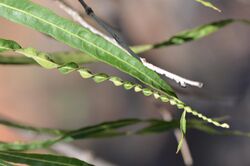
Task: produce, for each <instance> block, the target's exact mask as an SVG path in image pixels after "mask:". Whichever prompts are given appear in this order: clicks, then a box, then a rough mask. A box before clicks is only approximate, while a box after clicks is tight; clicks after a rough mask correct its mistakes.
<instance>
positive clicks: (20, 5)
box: [0, 0, 250, 166]
mask: <svg viewBox="0 0 250 166" xmlns="http://www.w3.org/2000/svg"><path fill="white" fill-rule="evenodd" d="M196 1H197V2H199V3H201V4H203V5H205V6H207V7H210V8H212V9H214V10H217V11H220V9H218V8H217V7H215V6H214V5H213V4H212V3H210V2H207V1H204V0H196ZM0 16H2V17H4V18H6V19H8V20H10V21H13V22H16V23H19V24H23V25H26V26H28V27H30V28H33V29H35V30H37V31H39V32H42V33H44V34H46V35H49V36H51V37H52V38H54V39H56V40H58V41H60V42H63V43H65V44H67V45H69V46H71V47H72V48H75V49H77V50H78V51H74V52H67V53H61V52H59V53H51V54H47V53H44V52H39V51H37V50H36V49H34V48H22V47H21V46H20V45H19V44H18V43H16V42H15V41H11V40H6V39H0V52H1V53H2V52H6V51H12V52H15V53H18V54H21V55H23V56H6V55H0V64H22V65H23V64H39V65H40V66H42V67H44V68H46V69H57V70H58V71H60V72H61V73H62V74H69V73H71V72H78V73H79V74H80V76H81V77H82V78H85V79H88V78H90V79H93V80H94V81H95V82H96V83H102V82H104V81H110V82H112V83H113V84H114V85H115V86H122V87H123V88H124V89H126V90H132V89H133V90H134V91H135V92H140V93H142V94H143V95H144V96H153V97H154V98H155V99H158V100H159V101H161V102H163V103H169V104H170V105H173V106H176V107H177V108H178V109H180V110H183V112H182V116H181V119H180V121H178V120H172V121H169V122H166V121H163V120H157V119H150V120H140V119H123V120H117V121H111V122H104V123H100V124H97V125H94V126H87V127H83V128H81V129H78V130H72V131H66V130H59V129H48V128H36V127H30V126H26V125H20V124H17V123H13V122H9V121H6V120H0V124H2V125H6V126H9V127H13V128H16V129H23V130H27V131H32V132H35V133H39V134H46V135H51V136H53V137H52V138H50V139H47V140H39V141H34V142H31V143H24V142H14V143H6V142H0V159H1V160H0V165H6V166H8V165H12V164H11V163H15V164H16V163H19V164H28V165H51V166H56V165H65V166H66V165H67V166H75V165H77V166H78V165H89V164H87V163H85V162H83V161H80V160H77V159H73V158H67V157H62V156H55V155H47V154H24V153H17V152H16V151H27V150H35V149H43V148H49V147H51V146H52V145H54V144H56V143H58V142H62V141H67V142H69V141H74V140H80V139H87V138H110V137H117V136H128V135H144V134H156V133H162V132H166V131H170V130H172V129H176V128H180V130H181V133H182V135H181V139H180V140H179V144H178V147H177V152H179V150H180V149H181V147H182V143H183V139H184V136H185V134H186V132H187V128H192V129H196V130H200V131H202V132H206V133H209V134H214V135H235V136H246V137H250V133H244V132H240V131H228V130H227V131H220V130H218V129H216V128H214V127H211V126H209V124H208V123H211V124H213V125H215V126H218V127H222V128H229V125H228V124H226V123H220V122H219V121H218V120H214V119H211V118H208V117H206V116H204V115H202V114H201V113H198V112H197V111H195V110H193V109H192V108H191V107H189V106H187V105H186V104H185V103H183V102H182V101H181V100H179V99H178V98H177V96H176V94H175V93H174V91H173V90H172V88H171V87H170V86H169V85H168V84H167V83H166V82H165V81H164V80H162V79H161V78H160V77H159V75H158V74H156V73H155V72H154V71H152V70H150V69H148V68H147V67H145V66H144V65H143V64H142V63H141V62H140V61H138V60H137V59H136V58H134V57H133V56H131V55H130V54H129V53H128V52H127V51H126V50H125V49H123V48H121V47H118V46H117V45H116V44H113V43H112V42H110V41H108V40H106V39H105V38H103V37H102V36H99V35H98V34H95V33H94V32H92V31H91V30H89V29H87V28H84V27H82V26H80V25H78V24H76V23H74V22H72V21H69V20H67V19H64V18H62V17H60V16H58V15H56V14H55V13H53V12H52V11H50V10H48V9H46V8H44V7H42V6H39V5H36V4H34V3H32V2H31V1H29V0H18V1H16V0H0ZM234 22H241V23H247V24H250V22H249V21H248V20H236V19H226V20H221V21H217V22H213V23H209V24H205V25H202V26H199V27H196V28H193V29H190V30H187V31H184V32H181V33H178V34H176V35H174V36H173V37H171V38H170V39H168V40H166V41H163V42H160V43H157V44H148V45H141V46H134V47H131V48H132V49H133V50H134V51H135V53H138V54H139V53H143V52H146V51H149V50H152V49H157V48H163V47H167V46H172V45H181V44H184V43H187V42H190V41H195V40H199V39H201V38H204V37H206V36H208V35H210V34H213V33H215V32H217V31H218V30H219V29H222V28H224V27H226V26H227V25H230V24H232V23H234ZM97 61H101V62H104V63H107V64H109V65H111V66H113V67H115V68H117V69H119V70H120V71H122V72H124V73H127V74H129V75H131V76H132V77H134V78H136V79H138V80H140V81H141V82H142V83H144V84H145V85H146V87H145V85H142V84H135V83H132V82H129V81H124V80H122V79H121V78H119V77H116V76H109V75H107V74H105V73H96V74H95V73H92V72H91V71H90V70H89V69H87V68H85V67H83V66H82V64H86V63H92V62H97ZM187 113H189V114H192V115H193V116H196V117H198V118H200V119H202V120H194V119H190V120H186V114H187ZM136 125H143V127H140V128H139V129H138V128H137V129H136V130H132V129H127V128H125V127H135V126H136ZM124 128H125V129H124ZM121 129H123V130H121ZM9 151H12V152H9ZM9 162H10V163H9Z"/></svg>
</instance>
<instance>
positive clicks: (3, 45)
mask: <svg viewBox="0 0 250 166" xmlns="http://www.w3.org/2000/svg"><path fill="white" fill-rule="evenodd" d="M19 48H21V46H20V45H19V44H17V43H16V42H14V41H11V40H4V39H1V40H0V52H2V51H8V50H16V49H19Z"/></svg>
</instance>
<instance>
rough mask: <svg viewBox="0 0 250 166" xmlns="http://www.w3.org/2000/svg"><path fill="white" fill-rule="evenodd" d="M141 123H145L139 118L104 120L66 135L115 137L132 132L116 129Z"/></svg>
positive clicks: (76, 137)
mask: <svg viewBox="0 0 250 166" xmlns="http://www.w3.org/2000/svg"><path fill="white" fill-rule="evenodd" d="M139 123H145V122H143V121H142V120H139V119H125V120H118V121H113V122H104V123H101V124H98V125H95V126H90V127H84V128H82V129H79V130H75V131H72V132H69V133H67V134H66V137H70V138H72V139H74V140H76V139H85V138H103V137H113V136H120V135H127V134H128V133H131V132H120V131H117V130H116V129H119V128H123V127H127V126H132V125H136V124H139Z"/></svg>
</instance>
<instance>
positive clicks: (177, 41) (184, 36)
mask: <svg viewBox="0 0 250 166" xmlns="http://www.w3.org/2000/svg"><path fill="white" fill-rule="evenodd" d="M234 22H241V23H247V20H235V19H226V20H220V21H216V22H212V23H208V24H205V25H202V26H198V27H196V28H193V29H190V30H186V31H183V32H180V33H177V34H176V35H174V36H172V37H171V38H170V39H168V40H166V41H163V42H160V43H157V44H148V45H140V46H134V47H133V50H136V51H137V52H138V53H143V52H146V51H149V50H152V49H158V48H163V47H167V46H173V45H181V44H185V43H187V42H191V41H195V40H199V39H201V38H204V37H206V36H208V35H211V34H213V33H215V32H217V31H218V30H220V29H222V28H224V27H226V26H227V25H230V24H232V23H234Z"/></svg>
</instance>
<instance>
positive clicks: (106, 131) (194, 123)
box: [0, 119, 250, 151]
mask: <svg viewBox="0 0 250 166" xmlns="http://www.w3.org/2000/svg"><path fill="white" fill-rule="evenodd" d="M9 124H11V125H9ZM13 124H15V125H13ZM4 125H6V126H10V127H14V128H16V127H17V128H18V129H20V128H21V129H24V130H30V129H32V131H34V132H37V131H39V133H40V134H46V135H47V134H52V135H54V133H52V132H49V133H48V132H47V130H48V129H47V130H42V129H43V128H42V129H41V128H35V129H34V127H30V126H26V125H21V124H17V123H13V122H9V123H5V124H4ZM137 125H140V126H141V128H139V129H138V126H137ZM145 125H146V126H145ZM22 126H23V127H22ZM144 126H145V127H144ZM179 126H180V121H178V120H172V121H169V122H167V121H163V120H157V119H150V120H141V119H123V120H117V121H109V122H104V123H100V124H97V125H93V126H87V127H83V128H81V129H77V130H72V131H68V132H65V131H63V130H58V129H50V130H52V131H54V130H58V131H59V132H58V133H60V135H58V134H56V135H55V136H57V137H56V138H52V139H48V140H43V141H34V142H31V143H22V142H15V143H5V142H0V150H5V151H6V150H7V151H9V150H11V151H27V150H34V149H43V148H49V147H50V146H52V145H54V144H56V143H58V142H62V141H67V142H69V141H74V140H82V139H88V138H110V137H117V136H128V135H143V134H159V133H163V132H167V131H171V130H173V129H176V128H178V127H179ZM124 127H130V128H129V129H128V128H126V129H123V130H120V129H122V128H124ZM131 127H136V130H134V129H133V128H131ZM187 127H188V128H189V129H196V130H199V131H202V132H205V133H208V134H213V135H228V136H244V137H250V133H247V132H241V131H220V130H217V129H216V128H213V127H211V126H209V125H208V124H207V123H206V122H204V121H200V120H194V119H190V120H188V121H187ZM179 145H181V143H180V144H179ZM179 148H181V146H180V147H179Z"/></svg>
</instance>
